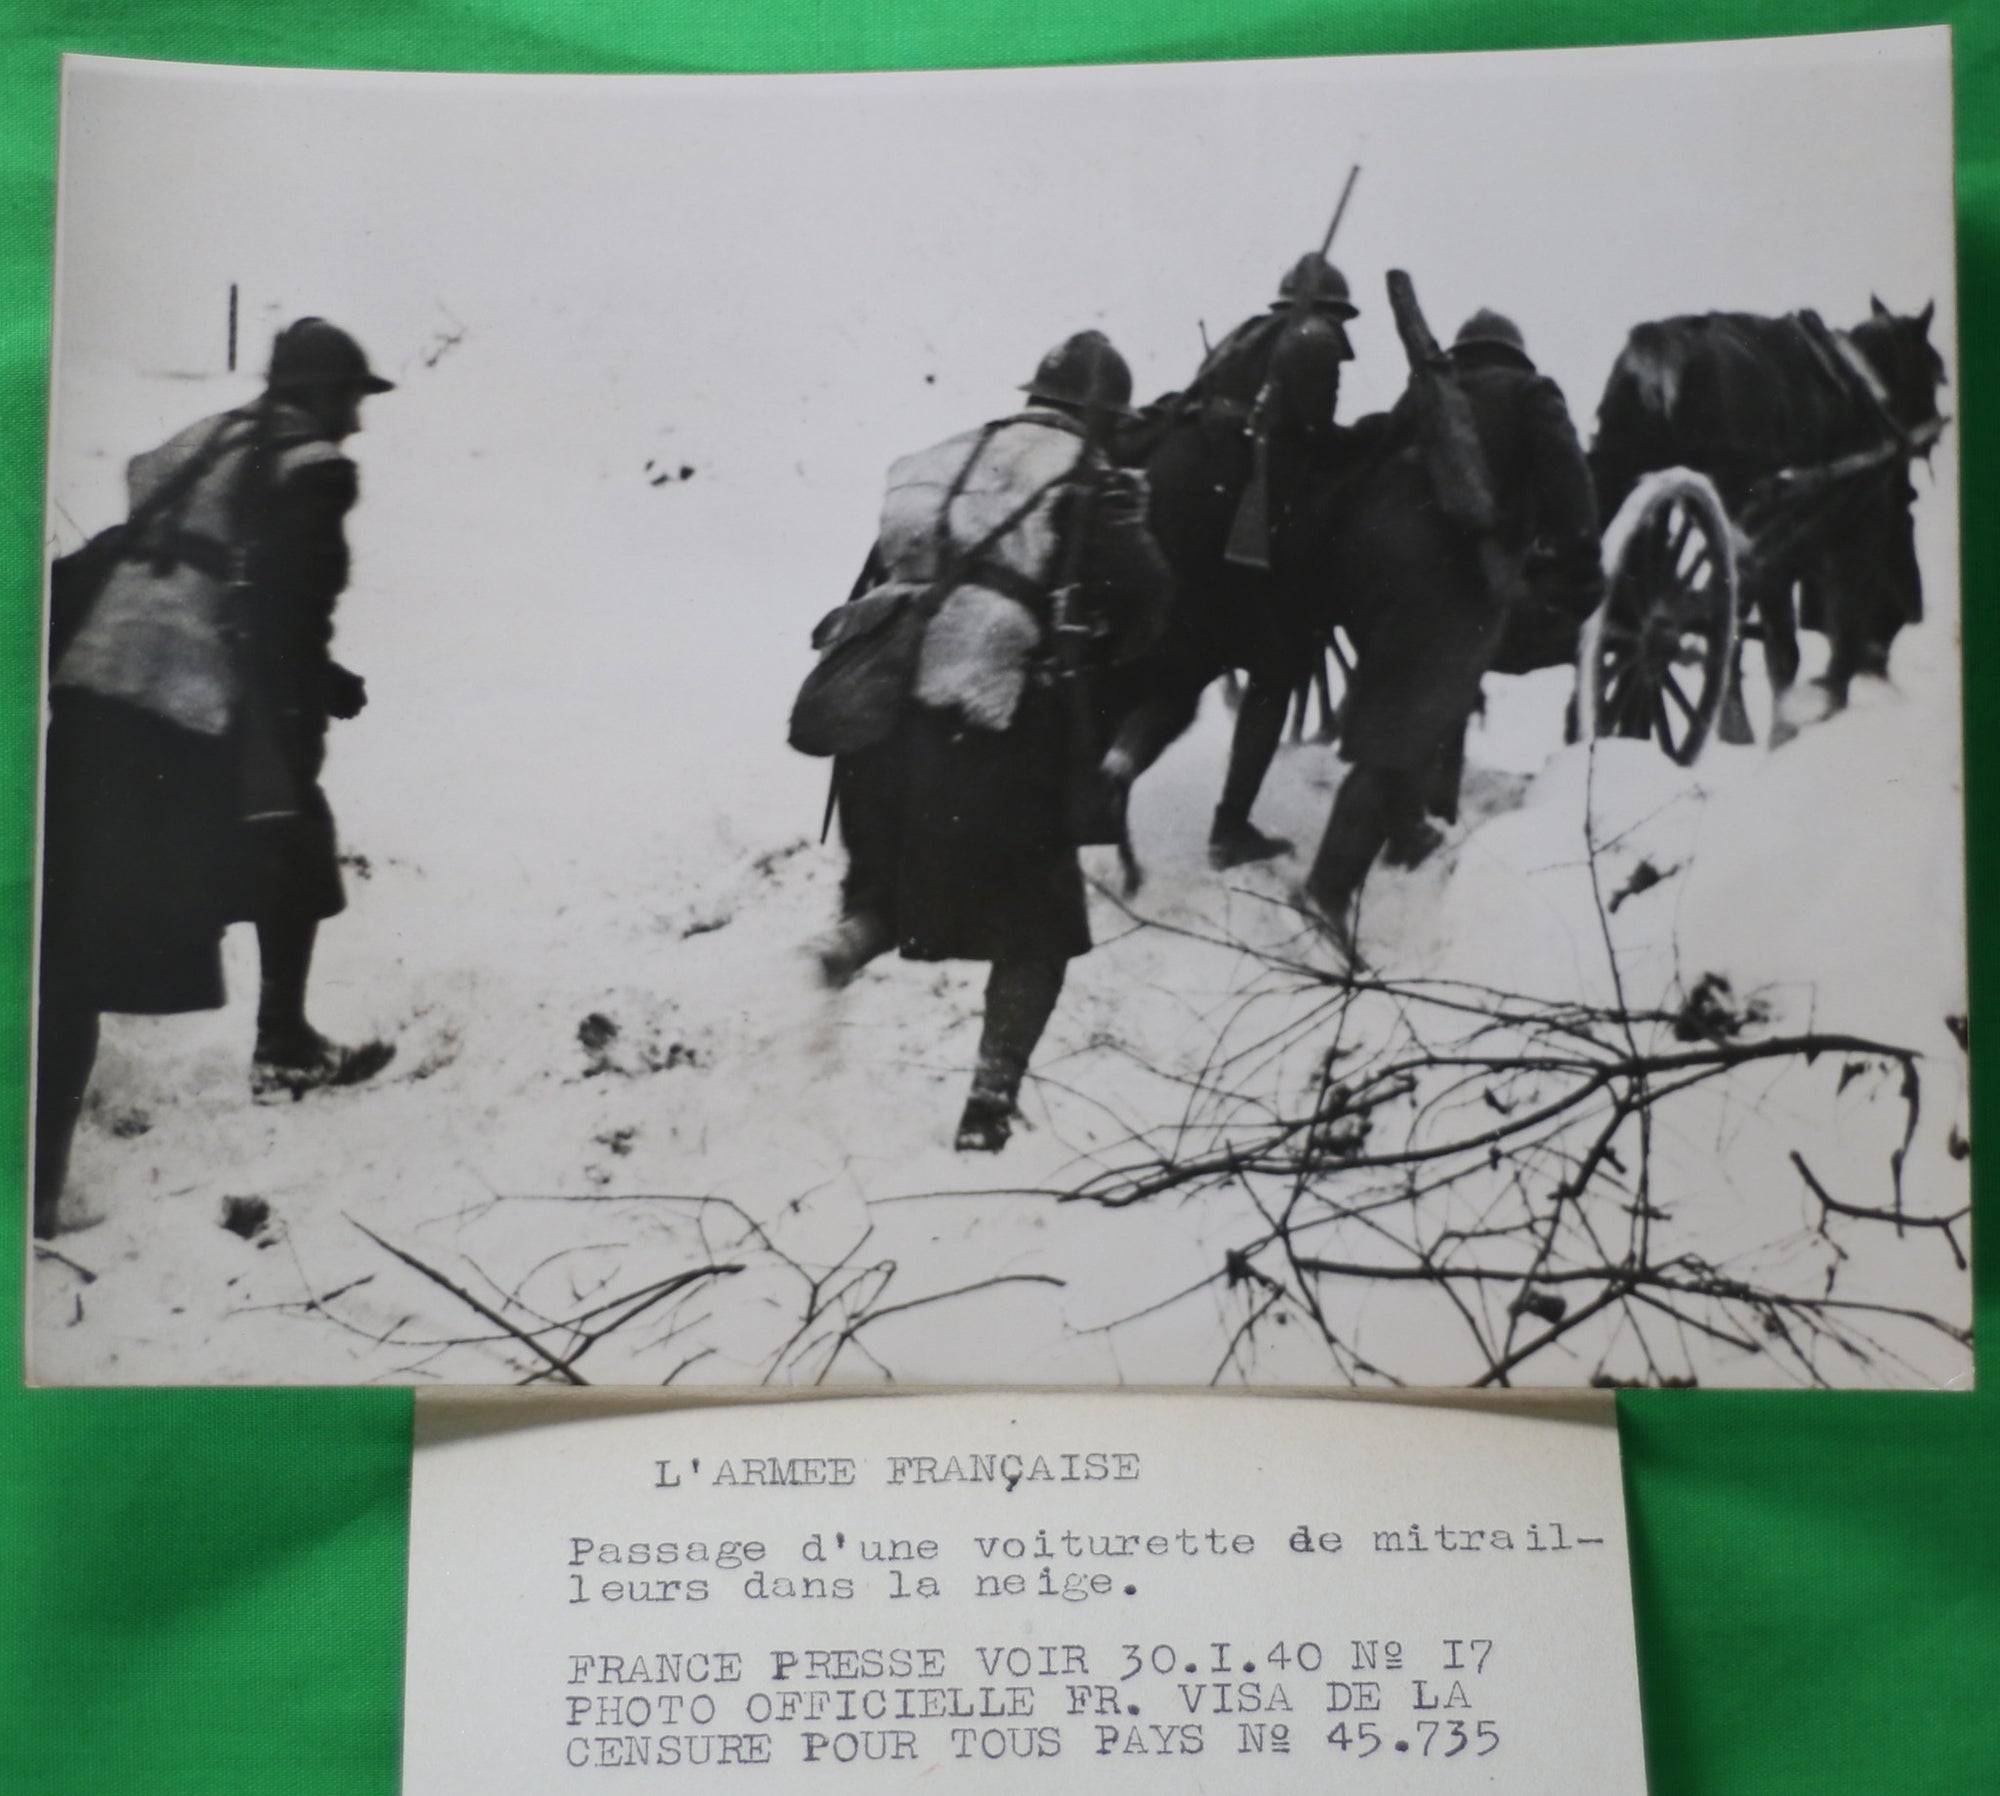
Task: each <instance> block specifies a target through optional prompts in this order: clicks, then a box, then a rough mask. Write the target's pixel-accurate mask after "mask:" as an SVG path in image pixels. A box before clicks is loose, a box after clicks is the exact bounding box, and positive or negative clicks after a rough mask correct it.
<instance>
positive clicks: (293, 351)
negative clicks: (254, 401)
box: [265, 318, 396, 393]
mask: <svg viewBox="0 0 2000 1796" xmlns="http://www.w3.org/2000/svg"><path fill="white" fill-rule="evenodd" d="M265 379H266V380H267V381H268V383H269V384H270V385H272V386H274V387H319V386H330V387H352V388H354V389H355V390H356V391H357V392H361V393H387V392H389V391H391V390H392V389H393V388H394V386H395V384H396V383H395V382H394V381H393V380H384V379H383V378H382V377H381V375H379V374H377V373H376V372H375V371H374V370H373V369H372V368H370V367H369V366H368V358H367V356H365V355H363V354H362V352H361V345H360V344H359V343H357V342H355V340H354V339H353V338H352V337H350V336H349V335H348V334H347V333H346V332H345V331H344V330H342V329H341V328H340V326H339V325H337V324H329V323H327V321H326V320H325V319H324V318H300V319H296V320H294V321H293V322H292V323H290V324H288V325H286V326H285V328H284V329H283V330H281V331H280V332H279V333H278V335H277V340H276V341H275V342H273V343H272V345H271V371H270V373H269V374H268V375H266V376H265Z"/></svg>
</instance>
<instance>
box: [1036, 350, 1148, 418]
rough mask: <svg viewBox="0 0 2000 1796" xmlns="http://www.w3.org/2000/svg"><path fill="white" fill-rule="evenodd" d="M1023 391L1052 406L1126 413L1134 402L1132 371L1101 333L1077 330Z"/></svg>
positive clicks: (1047, 358) (1045, 359)
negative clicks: (1069, 406) (1102, 407)
mask: <svg viewBox="0 0 2000 1796" xmlns="http://www.w3.org/2000/svg"><path fill="white" fill-rule="evenodd" d="M1021 391H1022V392H1024V393H1026V394H1027V395H1028V397H1029V398H1030V399H1042V400H1046V401H1048V402H1049V403H1050V404H1052V405H1073V406H1077V407H1079V408H1088V407H1091V406H1100V405H1101V406H1107V407H1109V408H1110V409H1111V410H1113V411H1118V412H1123V411H1127V410H1129V409H1130V407H1131V403H1132V370H1131V369H1130V368H1128V367H1127V366H1126V365H1125V358H1124V357H1123V356H1122V355H1120V354H1119V353H1118V351H1117V350H1115V349H1114V348H1112V346H1111V339H1110V338H1109V337H1107V336H1106V335H1105V334H1104V333H1103V332H1102V331H1078V332H1077V333H1076V335H1075V336H1073V337H1070V338H1068V339H1066V340H1065V341H1063V342H1061V343H1058V344H1057V345H1056V346H1055V348H1053V349H1052V350H1050V351H1049V353H1048V354H1047V355H1045V356H1043V357H1042V365H1041V366H1040V367H1039V368H1037V369H1036V370H1035V378H1034V379H1033V380H1031V381H1029V382H1028V384H1027V385H1026V386H1024V387H1023V388H1022V389H1021Z"/></svg>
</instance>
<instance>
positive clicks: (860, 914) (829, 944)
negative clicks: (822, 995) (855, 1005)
mask: <svg viewBox="0 0 2000 1796" xmlns="http://www.w3.org/2000/svg"><path fill="white" fill-rule="evenodd" d="M895 941H896V936H895V932H894V931H893V930H892V929H890V927H889V925H888V922H887V921H886V920H885V919H884V918H883V916H882V913H881V912H880V911H875V910H859V911H852V912H850V913H849V914H848V915H846V916H844V917H842V918H841V919H840V921H839V922H838V923H836V924H835V925H834V926H833V927H832V928H831V929H829V930H827V931H826V932H825V933H824V934H821V935H816V936H814V937H813V939H812V940H811V941H810V942H808V943H807V944H806V952H807V953H808V954H809V955H811V956H812V958H813V962H814V964H815V965H816V966H817V967H818V968H819V976H820V982H821V983H822V984H823V985H825V987H826V988H827V990H828V991H834V992H837V991H840V990H842V989H843V988H844V987H846V986H849V985H851V984H853V983H854V980H855V977H856V976H857V975H858V974H859V973H860V971H861V969H862V968H863V967H865V966H866V965H867V964H868V963H869V962H870V961H871V960H873V959H874V958H875V957H876V956H877V955H878V954H883V953H886V952H887V951H888V950H889V949H890V948H892V947H893V946H894V945H895Z"/></svg>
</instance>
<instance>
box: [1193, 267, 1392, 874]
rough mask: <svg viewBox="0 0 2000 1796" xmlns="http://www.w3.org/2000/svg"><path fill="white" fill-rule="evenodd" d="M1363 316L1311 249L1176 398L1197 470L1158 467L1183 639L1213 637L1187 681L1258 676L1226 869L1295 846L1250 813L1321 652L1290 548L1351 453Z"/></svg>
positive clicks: (1224, 843)
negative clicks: (1346, 413)
mask: <svg viewBox="0 0 2000 1796" xmlns="http://www.w3.org/2000/svg"><path fill="white" fill-rule="evenodd" d="M1359 315H1360V314H1359V309H1358V308H1357V307H1356V306H1355V305H1354V303H1353V301H1352V299H1351V298H1350V297H1349V291H1348V285H1347V279H1346V277H1345V276H1344V275H1343V274H1342V273H1341V272H1340V270H1339V269H1338V268H1336V267H1335V266H1334V265H1333V264H1332V263H1331V262H1329V261H1328V260H1327V259H1326V257H1325V256H1324V255H1322V254H1319V253H1317V252H1311V253H1308V254H1306V255H1303V256H1301V257H1300V258H1299V259H1298V260H1297V261H1296V262H1294V263H1293V264H1292V266H1291V267H1290V268H1288V269H1287V270H1286V271H1285V274H1284V276H1283V278H1282V279H1281V280H1280V281H1279V283H1278V293H1277V297H1276V298H1275V299H1273V300H1272V302H1271V304H1270V306H1269V308H1268V309H1267V310H1266V311H1265V312H1263V313H1261V314H1260V315H1259V316H1257V317H1255V318H1252V319H1250V320H1248V321H1247V322H1246V323H1244V324H1242V325H1239V326H1238V327H1237V328H1236V329H1235V330H1234V331H1232V332H1230V334H1229V335H1228V336H1227V337H1225V338H1224V339H1223V340H1222V341H1221V342H1220V343H1218V344H1217V345H1216V346H1215V348H1214V349H1213V350H1212V351H1210V353H1209V354H1208V356H1207V357H1206V358H1205V359H1204V360H1203V362H1202V365H1201V368H1200V370H1199V371H1198V372H1197V373H1196V375H1195V377H1194V379H1193V381H1192V382H1191V383H1190V384H1189V386H1188V389H1187V391H1186V393H1185V394H1184V395H1181V396H1180V397H1179V399H1178V400H1176V401H1175V402H1174V403H1175V405H1176V406H1177V407H1178V409H1179V411H1180V413H1181V415H1182V416H1183V417H1184V418H1188V417H1191V418H1193V419H1194V420H1196V421H1197V422H1198V425H1199V430H1198V431H1184V432H1183V434H1182V436H1181V439H1180V441H1179V442H1178V443H1177V444H1168V445H1166V446H1165V447H1164V448H1163V450H1162V452H1161V453H1162V454H1163V456H1165V457H1167V458H1168V460H1169V462H1171V460H1172V459H1173V458H1175V457H1176V455H1178V457H1179V458H1180V459H1181V460H1182V461H1184V462H1185V461H1187V460H1189V459H1190V458H1191V459H1192V460H1193V462H1194V463H1196V464H1197V465H1196V466H1192V467H1189V466H1183V467H1179V468H1175V467H1172V466H1170V465H1163V466H1162V467H1161V469H1160V472H1161V474H1162V479H1161V481H1160V483H1159V486H1158V488H1157V489H1156V490H1157V492H1158V494H1159V499H1160V503H1161V504H1162V505H1163V506H1165V507H1171V509H1172V510H1173V512H1174V513H1175V515H1174V516H1173V517H1171V518H1169V517H1165V516H1162V517H1160V518H1158V519H1156V527H1157V528H1158V530H1159V533H1160V535H1161V539H1162V541H1163V542H1164V543H1166V544H1167V545H1168V554H1169V558H1170V559H1171V561H1172V562H1173V565H1174V567H1175V569H1176V571H1177V573H1179V574H1181V576H1182V578H1183V580H1184V582H1185V586H1186V589H1187V595H1188V604H1187V606H1186V611H1187V613H1188V616H1189V619H1190V625H1191V629H1190V632H1189V634H1190V635H1192V634H1193V633H1195V632H1196V631H1199V632H1200V633H1201V634H1202V635H1203V637H1204V638H1205V640H1203V641H1202V642H1201V643H1199V644H1198V645H1196V644H1193V643H1191V644H1190V646H1189V648H1188V650H1187V652H1185V653H1184V654H1183V655H1182V656H1181V657H1180V658H1181V659H1182V660H1183V661H1184V662H1185V663H1186V665H1187V668H1188V670H1189V671H1188V673H1187V676H1186V677H1185V678H1184V679H1183V680H1182V681H1181V682H1180V684H1181V685H1183V686H1185V685H1190V684H1206V683H1207V681H1208V680H1209V679H1210V678H1212V677H1213V676H1214V674H1215V673H1216V672H1218V671H1220V670H1221V669H1222V668H1225V667H1233V668H1239V669H1241V670H1242V671H1243V672H1244V673H1245V674H1247V675H1248V682H1247V685H1246V688H1245V691H1244V694H1243V698H1242V701H1241V703H1240V704H1239V706H1238V708H1237V716H1236V728H1235V733H1234V736H1233V738H1232V740H1231V744H1230V754H1229V767H1228V771H1227V773H1226V774H1225V776H1224V780H1223V787H1222V792H1221V795H1220V798H1219V800H1218V802H1217V804H1216V808H1215V815H1214V818H1213V820H1212V821H1211V824H1210V828H1209V841H1208V853H1209V860H1210V862H1211V864H1212V865H1214V866H1216V867H1218V868H1227V867H1234V866H1239V865H1242V864H1244V863H1245V862H1249V861H1258V860H1268V859H1270V858H1272V857H1273V856H1276V855H1281V854H1284V853H1286V852H1288V851H1289V850H1290V848H1291V843H1290V842H1288V841H1286V840H1285V839H1284V838H1283V837H1280V836H1273V835H1267V834H1266V833H1265V832H1264V831H1262V830H1261V829H1259V828H1258V827H1257V826H1256V825H1255V824H1254V823H1252V822H1251V821H1250V813H1251V809H1252V807H1253V806H1254V805H1255V803H1256V801H1257V796H1258V794H1259V792H1261V791H1262V789H1263V784H1264V776H1265V775H1266V774H1267V773H1268V772H1269V770H1270V766H1271V762H1272V759H1273V757H1274V756H1275V755H1276V753H1277V749H1278V743H1279V740H1280V738H1281V737H1282V735H1283V733H1284V725H1285V716H1286V712H1287V710H1288V708H1289V706H1290V704H1291V699H1292V694H1293V693H1294V691H1295V690H1297V688H1298V687H1299V686H1300V685H1301V684H1302V683H1303V682H1304V681H1306V680H1307V679H1309V678H1310V677H1311V675H1312V673H1313V671H1314V670H1315V669H1316V668H1317V667H1318V666H1319V665H1320V663H1321V660H1322V658H1323V655H1324V652H1325V641H1326V636H1327V624H1326V620H1325V617H1324V608H1325V607H1324V595H1323V593H1321V592H1320V591H1319V590H1318V588H1317V587H1316V585H1315V583H1314V581H1313V579H1312V570H1311V569H1310V568H1309V567H1307V566H1304V565H1302V563H1301V561H1300V558H1299V556H1298V555H1297V554H1296V553H1295V552H1294V550H1295V548H1296V545H1297V542H1298V538H1299V533H1298V532H1297V531H1296V530H1295V528H1294V524H1295V522H1296V516H1295V514H1296V512H1297V508H1298V506H1299V505H1300V503H1301V502H1302V501H1303V499H1304V497H1305V495H1306V494H1307V493H1308V492H1310V491H1312V490H1313V489H1315V488H1316V487H1318V486H1320V485H1323V484H1324V483H1325V481H1326V480H1328V479H1330V478H1332V477H1333V476H1334V475H1335V474H1336V473H1338V472H1339V471H1341V470H1342V469H1344V468H1345V467H1346V466H1347V465H1348V464H1349V463H1350V462H1351V461H1352V460H1353V458H1354V454H1355V444H1354V443H1353V442H1351V441H1350V440H1349V437H1348V433H1346V432H1344V431H1342V430H1341V429H1340V428H1339V427H1338V426H1337V425H1336V423H1335V420H1334V410H1335V407H1336V405H1337V404H1338V402H1339V397H1340V375H1341V369H1342V367H1343V366H1344V365H1345V364H1346V363H1348V362H1350V361H1352V360H1353V359H1354V347H1353V344H1352V343H1351V342H1350V340H1349V338H1348V334H1347V326H1348V324H1349V322H1350V321H1351V320H1353V319H1354V318H1356V317H1358V316H1359ZM1203 486H1207V487H1208V488H1210V489H1211V490H1214V489H1216V488H1218V487H1220V488H1222V489H1224V492H1223V501H1224V502H1223V503H1221V505H1220V509H1219V510H1218V509H1217V507H1202V506H1189V505H1187V504H1186V503H1185V502H1184V495H1183V494H1182V493H1181V492H1180V491H1179V490H1178V489H1182V488H1188V489H1195V490H1198V489H1200V488H1201V487H1203ZM1204 626H1205V627H1204ZM1181 708H1182V709H1183V710H1187V709H1189V702H1188V701H1187V700H1185V699H1184V700H1183V703H1182V707H1181ZM1159 733H1162V734H1165V733H1167V731H1166V730H1165V729H1163V730H1162V731H1161V732H1159Z"/></svg>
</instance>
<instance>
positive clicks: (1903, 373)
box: [1847, 299, 1945, 431]
mask: <svg viewBox="0 0 2000 1796" xmlns="http://www.w3.org/2000/svg"><path fill="white" fill-rule="evenodd" d="M1870 306H1871V310H1870V312H1869V315H1868V317H1866V318H1865V319H1863V320H1862V321H1861V323H1859V324H1857V325H1856V326H1855V327H1854V328H1853V329H1852V330H1851V331H1849V332H1848V333H1847V335H1848V339H1849V341H1851V342H1852V343H1853V345H1854V347H1855V348H1856V349H1858V350H1859V351H1860V352H1861V354H1862V355H1863V356H1864V357H1865V358H1866V360H1867V362H1868V365H1869V366H1870V367H1871V368H1873V369H1874V370H1875V374H1876V378H1877V379H1879V380H1880V381H1881V383H1882V389H1883V391H1884V392H1885V393H1886V394H1887V395H1888V401H1889V415H1890V416H1891V417H1892V418H1894V419H1895V420H1896V422H1897V423H1898V424H1900V425H1901V426H1902V427H1903V428H1904V429H1905V430H1912V431H1913V430H1917V429H1920V428H1921V427H1922V426H1924V425H1926V424H1929V423H1931V422H1933V421H1934V420H1935V419H1936V417H1937V415H1938V402H1937V395H1938V388H1939V387H1941V386H1943V385H1944V379H1945V374H1944V358H1943V357H1942V356H1941V355H1939V354H1938V352H1937V350H1936V349H1935V348H1933V347H1932V345H1931V319H1932V317H1933V316H1934V315H1935V314H1936V311H1937V305H1936V302H1935V301H1933V302H1932V303H1931V304H1929V305H1927V306H1925V307H1924V309H1923V310H1922V311H1921V312H1917V313H1914V314H1910V315H1907V316H1906V315H1904V314H1901V313H1897V312H1892V311H1890V310H1889V308H1888V307H1887V306H1885V305H1884V304H1883V303H1882V302H1881V301H1880V300H1879V299H1874V300H1871V301H1870Z"/></svg>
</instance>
